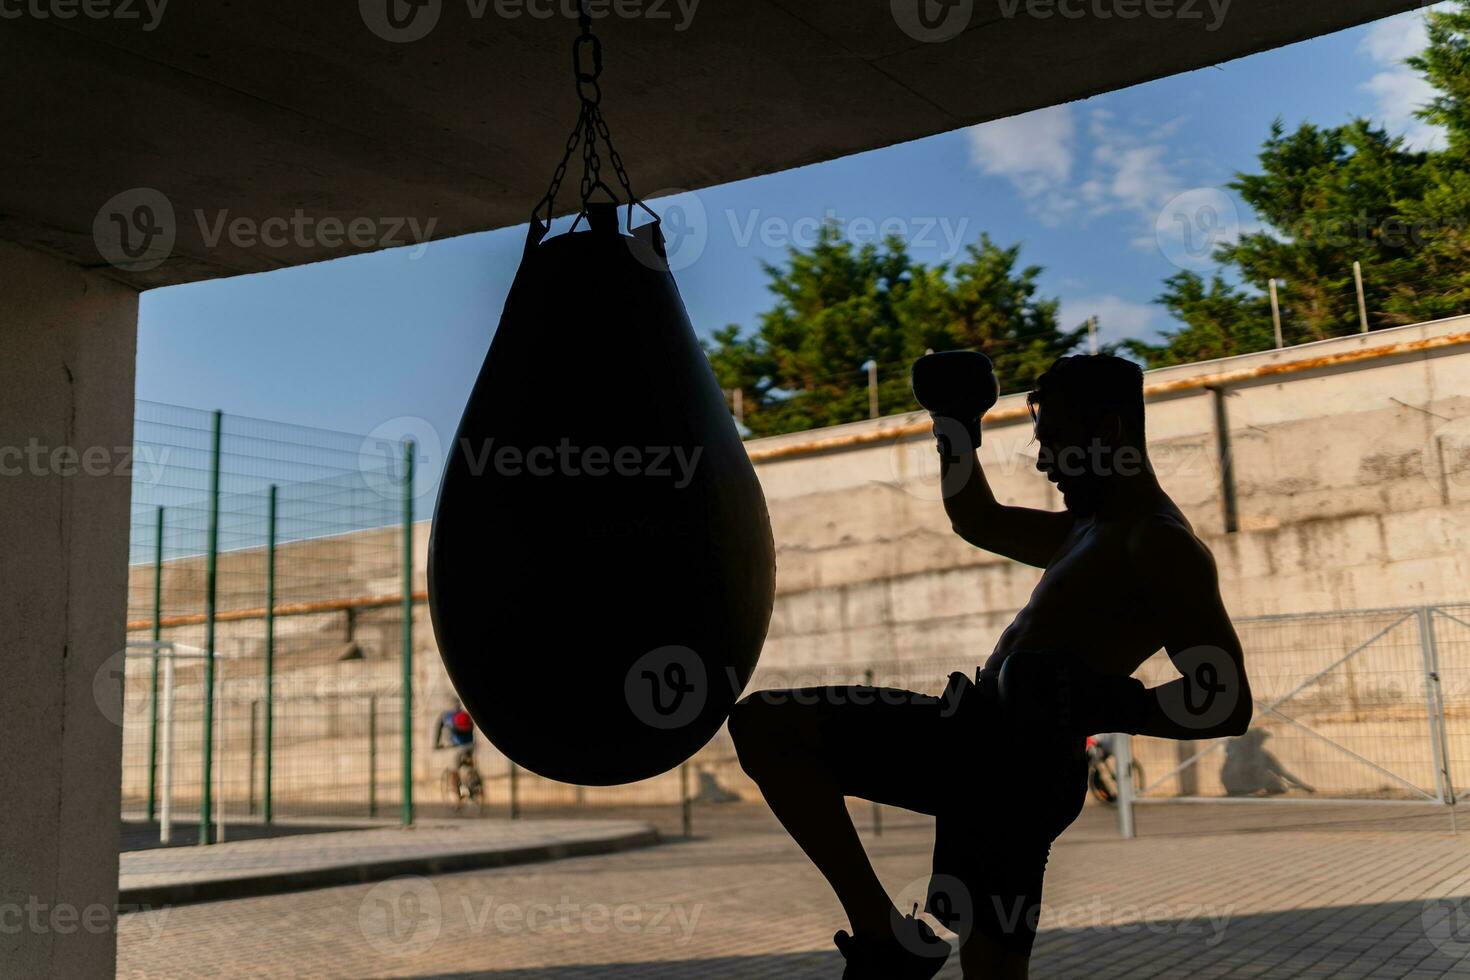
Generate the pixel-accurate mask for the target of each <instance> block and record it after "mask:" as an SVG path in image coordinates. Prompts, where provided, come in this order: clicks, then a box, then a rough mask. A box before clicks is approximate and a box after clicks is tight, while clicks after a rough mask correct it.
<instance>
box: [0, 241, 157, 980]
mask: <svg viewBox="0 0 1470 980" xmlns="http://www.w3.org/2000/svg"><path fill="white" fill-rule="evenodd" d="M137 306H138V304H137V296H136V294H135V293H134V292H133V291H132V290H131V289H128V288H126V287H124V286H120V285H118V284H116V283H114V282H111V281H109V280H106V279H103V278H100V277H98V276H96V275H94V274H92V273H89V272H84V271H82V270H81V269H78V268H76V267H74V266H71V265H68V264H66V263H64V262H60V261H57V260H56V259H52V258H49V257H47V256H43V255H40V254H38V253H35V252H29V251H26V250H24V249H21V248H19V247H17V246H14V245H9V244H6V243H3V242H0V542H3V545H0V547H3V552H0V624H4V639H3V641H0V643H3V651H4V656H3V664H4V671H5V680H4V683H3V684H0V744H3V745H4V747H5V748H4V751H3V752H0V798H3V799H4V801H5V808H6V812H5V817H4V819H3V820H0V915H3V922H4V928H3V929H0V976H5V977H68V978H71V977H78V978H92V977H96V978H100V977H111V976H112V975H113V972H114V959H115V957H114V952H115V951H114V941H113V932H112V922H113V913H114V905H115V903H116V901H117V843H118V837H117V834H118V826H117V817H116V813H117V807H118V785H117V780H116V778H115V774H116V772H117V765H118V753H119V748H120V744H121V740H122V739H121V731H120V729H119V728H118V725H117V719H116V705H115V704H111V705H110V706H109V702H110V699H111V698H112V697H113V696H115V695H116V693H117V687H116V685H115V684H113V685H110V686H109V684H108V683H107V677H106V675H105V672H104V669H105V665H106V664H107V661H108V658H109V657H110V656H112V655H113V654H114V653H116V652H117V651H119V650H120V649H121V647H122V642H123V613H124V599H125V592H124V590H125V587H126V581H127V580H126V563H127V553H128V495H129V480H128V472H127V464H128V451H127V447H129V446H130V445H131V444H132V431H133V426H132V419H133V357H134V351H135V348H136V341H135V337H136V324H137ZM99 674H101V675H102V676H101V677H100V683H99Z"/></svg>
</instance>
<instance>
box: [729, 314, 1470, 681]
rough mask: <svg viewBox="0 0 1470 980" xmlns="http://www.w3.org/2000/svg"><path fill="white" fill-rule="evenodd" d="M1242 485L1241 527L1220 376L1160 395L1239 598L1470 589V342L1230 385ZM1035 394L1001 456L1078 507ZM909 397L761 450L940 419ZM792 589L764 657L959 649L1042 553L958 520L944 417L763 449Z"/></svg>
mask: <svg viewBox="0 0 1470 980" xmlns="http://www.w3.org/2000/svg"><path fill="white" fill-rule="evenodd" d="M1465 331H1470V318H1456V319H1453V320H1446V321H1441V322H1437V323H1433V324H1427V325H1419V326H1413V327H1404V328H1400V329H1397V330H1391V331H1380V332H1376V333H1373V334H1369V335H1367V336H1365V337H1352V338H1344V339H1338V340H1331V341H1325V342H1322V343H1318V344H1311V345H1306V346H1303V347H1297V348H1292V349H1290V350H1287V351H1280V352H1270V353H1264V354H1253V355H1247V356H1244V357H1237V358H1230V359H1227V360H1223V361H1214V362H1208V363H1204V364H1195V365H1188V366H1184V367H1178V368H1170V369H1167V370H1163V371H1155V372H1150V374H1149V375H1148V378H1147V380H1148V383H1149V384H1150V385H1151V386H1160V385H1188V383H1189V382H1190V381H1191V380H1192V379H1199V378H1203V377H1205V376H1207V375H1209V376H1213V375H1220V374H1225V373H1230V374H1245V373H1249V372H1252V371H1258V370H1259V369H1263V368H1264V369H1267V370H1275V369H1277V368H1279V367H1282V366H1289V365H1292V364H1306V363H1314V364H1315V363H1320V362H1323V361H1333V360H1338V359H1341V358H1342V357H1344V356H1348V357H1351V356H1353V354H1354V353H1355V352H1356V351H1359V350H1362V349H1364V348H1372V347H1380V348H1381V347H1385V346H1387V345H1390V344H1399V345H1416V344H1417V345H1421V346H1422V345H1423V344H1424V343H1425V342H1429V343H1433V342H1435V341H1434V338H1445V337H1451V336H1453V335H1456V334H1459V333H1462V332H1465ZM1225 390H1226V392H1227V394H1226V396H1225V401H1226V406H1227V413H1228V419H1229V426H1228V428H1229V438H1230V443H1231V445H1232V449H1233V452H1232V456H1233V460H1234V472H1235V482H1236V487H1237V499H1238V514H1239V516H1238V524H1239V527H1240V530H1239V531H1238V532H1237V533H1226V531H1225V519H1224V508H1223V500H1222V496H1223V495H1222V476H1221V466H1220V458H1219V454H1218V452H1217V435H1216V431H1215V422H1214V420H1215V405H1214V398H1215V395H1214V393H1213V391H1212V390H1209V389H1205V388H1193V389H1192V390H1191V389H1189V388H1186V389H1185V390H1183V391H1180V392H1176V393H1171V394H1166V395H1159V396H1156V397H1151V398H1150V399H1149V402H1148V406H1147V418H1148V429H1149V441H1150V444H1151V445H1152V447H1153V453H1154V457H1155V462H1156V464H1157V467H1158V469H1159V472H1160V478H1161V481H1162V483H1163V485H1164V487H1165V489H1166V490H1168V491H1169V493H1170V494H1171V495H1172V496H1173V497H1174V498H1175V500H1176V501H1177V502H1178V503H1179V504H1180V505H1181V506H1182V507H1183V508H1184V510H1185V512H1186V514H1187V515H1188V516H1189V518H1190V520H1191V521H1192V522H1193V523H1194V524H1195V527H1196V529H1197V530H1198V531H1199V532H1200V533H1201V535H1202V536H1203V537H1204V539H1205V540H1206V542H1207V543H1208V544H1209V545H1210V547H1211V549H1212V550H1213V551H1214V553H1215V557H1216V559H1217V561H1218V562H1219V565H1220V573H1221V578H1222V588H1223V590H1224V593H1225V598H1226V602H1227V605H1228V607H1229V609H1230V610H1231V612H1232V613H1233V614H1234V615H1236V616H1238V617H1240V616H1252V615H1260V614H1269V613H1284V612H1309V611H1310V612H1315V611H1327V610H1350V609H1359V608H1375V607H1384V606H1399V605H1415V604H1421V603H1429V602H1450V601H1456V600H1464V599H1466V598H1470V587H1467V582H1470V554H1467V550H1466V547H1465V546H1466V543H1467V542H1470V346H1464V345H1454V346H1447V347H1440V348H1436V349H1432V350H1429V351H1420V352H1415V353H1406V354H1402V355H1399V356H1393V357H1385V358H1376V359H1371V360H1358V361H1352V362H1350V363H1338V364H1330V363H1329V364H1323V365H1322V366H1319V367H1315V368H1313V369H1311V370H1306V371H1300V372H1289V373H1281V374H1274V375H1270V374H1268V375H1267V376H1265V377H1257V378H1254V379H1252V380H1247V381H1238V382H1236V383H1232V384H1227V386H1226V389H1225ZM1019 399H1020V396H1011V397H1009V398H1007V399H1003V400H1002V402H1001V404H1000V405H998V406H997V412H998V413H1002V414H1004V413H1006V412H1007V411H1010V413H1011V414H1012V416H1013V417H1012V418H1011V419H1010V420H1009V421H1004V422H1000V423H998V424H994V425H990V424H988V423H987V428H986V433H985V444H984V446H983V447H982V449H981V459H982V462H983V464H984V466H985V469H986V473H987V475H988V476H989V478H990V480H991V483H992V485H993V486H994V488H995V491H996V494H997V496H998V497H999V498H1001V499H1002V500H1004V501H1007V502H1010V503H1016V504H1023V505H1027V506H1041V507H1051V508H1059V507H1060V501H1059V500H1058V499H1057V498H1056V496H1055V494H1054V492H1053V491H1052V489H1051V487H1050V485H1049V484H1048V483H1047V482H1046V480H1045V479H1044V478H1043V477H1042V476H1041V475H1040V474H1038V473H1037V472H1036V471H1035V470H1034V468H1033V466H1034V462H1035V447H1034V445H1032V442H1031V432H1030V425H1029V422H1028V421H1027V420H1026V419H1025V418H1024V417H1019V418H1017V417H1015V415H1016V413H1015V412H1014V409H1015V408H1016V407H1017V406H1018V404H1019ZM922 421H923V416H922V415H915V416H901V417H894V418H890V419H880V420H876V421H873V422H862V423H855V424H852V425H848V426H840V427H837V428H835V429H829V430H825V431H823V432H822V433H801V434H795V435H790V436H781V437H777V438H772V439H763V440H756V441H753V442H752V443H750V448H751V451H752V452H753V453H755V454H757V455H760V454H762V453H770V452H771V451H772V450H782V449H789V448H790V447H791V446H792V445H793V444H797V443H802V442H811V441H813V440H814V439H816V438H825V439H835V438H840V437H844V436H847V437H853V436H856V437H862V436H864V435H866V434H868V433H872V432H880V431H883V430H885V429H888V430H895V431H896V430H899V429H902V428H904V427H906V426H907V427H910V428H911V427H912V426H913V424H914V423H916V422H917V423H922ZM758 470H759V472H760V476H761V482H762V484H763V485H764V487H765V490H766V495H767V498H768V500H769V503H770V508H771V517H772V521H773V523H774V527H775V536H776V547H777V558H776V562H777V582H778V590H779V595H778V598H777V603H776V614H775V617H774V620H773V623H772V628H771V633H770V639H769V641H768V643H767V646H766V652H765V654H764V657H763V661H762V662H763V665H769V666H777V665H788V666H789V665H803V664H813V665H814V664H833V663H855V662H862V661H867V660H882V659H889V658H900V659H908V658H913V659H942V660H953V661H954V662H955V665H956V666H957V667H962V666H964V665H965V664H973V663H974V662H976V661H978V660H981V659H983V658H984V657H985V656H986V655H987V654H988V653H989V651H990V649H991V647H992V646H993V644H994V642H995V640H996V639H997V638H998V636H999V633H1000V631H1001V630H1002V629H1003V628H1004V627H1005V625H1006V624H1007V623H1009V621H1010V619H1011V617H1012V616H1013V615H1014V613H1015V612H1016V610H1018V609H1019V608H1020V607H1021V606H1022V605H1024V604H1025V602H1026V600H1027V597H1028V595H1029V594H1030V591H1031V589H1032V588H1033V587H1034V585H1035V583H1036V580H1037V578H1038V577H1039V574H1040V573H1039V571H1038V570H1036V569H1030V568H1026V567H1023V566H1020V565H1017V564H1015V563H1013V562H1010V561H1006V560H1004V559H1000V558H996V557H995V556H992V555H989V554H987V553H985V552H982V551H979V550H977V549H975V548H972V547H970V546H969V545H967V544H965V543H964V542H963V541H960V540H959V539H958V538H957V537H956V536H955V535H954V534H953V533H952V532H951V531H950V528H949V522H948V519H947V517H946V516H945V514H944V510H943V507H942V505H941V502H940V498H939V494H938V490H937V487H936V482H937V464H936V462H935V459H934V452H933V449H932V441H931V439H930V438H929V437H928V436H927V435H912V436H907V437H899V438H894V439H891V440H884V441H881V442H876V443H868V444H861V445H858V446H856V447H854V448H850V449H845V450H838V451H828V452H820V453H812V454H806V455H796V456H790V457H785V458H778V459H772V460H770V461H768V462H763V463H761V464H760V465H759V467H758Z"/></svg>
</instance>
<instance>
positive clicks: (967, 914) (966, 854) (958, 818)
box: [785, 674, 1087, 954]
mask: <svg viewBox="0 0 1470 980" xmlns="http://www.w3.org/2000/svg"><path fill="white" fill-rule="evenodd" d="M785 693H786V694H788V695H792V696H794V697H793V700H794V701H797V703H801V704H803V705H806V706H809V709H810V710H812V711H814V712H817V714H818V726H817V728H818V731H819V732H820V733H821V734H820V737H819V744H818V745H816V746H811V747H810V748H811V749H813V750H815V751H816V752H817V754H818V755H819V758H818V759H817V760H814V762H815V764H817V765H819V766H821V767H822V768H823V769H824V770H825V771H828V772H832V773H834V774H835V777H836V780H837V783H838V787H839V789H840V790H841V792H842V794H843V795H844V796H855V797H860V798H862V799H866V800H872V801H874V802H878V803H884V804H888V805H891V806H897V807H903V808H904V809H908V810H915V811H918V812H920V813H928V814H932V815H934V817H935V818H936V826H935V840H934V862H933V868H932V873H931V877H930V881H929V888H928V896H927V902H926V905H925V911H927V912H929V913H930V914H931V915H933V916H934V917H935V918H936V919H938V920H939V921H941V922H943V923H944V924H945V926H946V927H948V928H949V929H950V930H951V931H953V932H955V933H956V934H958V935H959V936H960V937H961V940H962V941H963V940H964V939H965V938H967V937H968V935H969V931H970V930H972V929H974V930H979V931H981V932H982V933H984V934H986V935H988V936H990V937H991V938H993V939H995V940H996V941H997V942H999V943H1001V944H1002V945H1004V946H1006V947H1007V948H1010V949H1013V950H1016V951H1017V952H1021V953H1026V954H1029V953H1030V951H1031V946H1032V943H1033V942H1034V941H1035V939H1036V924H1037V920H1038V918H1039V916H1040V914H1041V884H1042V876H1043V874H1044V873H1045V871H1046V862H1047V857H1048V856H1049V854H1050V852H1051V844H1052V841H1054V840H1055V839H1056V838H1057V837H1058V836H1059V835H1060V834H1061V833H1062V831H1063V830H1065V829H1066V828H1067V827H1068V826H1069V825H1070V824H1071V823H1072V821H1074V820H1076V819H1077V816H1078V814H1080V813H1081V812H1082V805H1083V803H1084V801H1085V799H1086V796H1087V757H1086V752H1085V744H1086V743H1085V740H1083V739H1080V738H1057V739H1053V740H1050V741H1046V740H1039V739H1037V738H1034V737H1030V738H1027V737H1022V736H1021V735H1020V734H1018V733H1015V732H1013V731H1012V730H1011V729H1010V727H1009V726H1007V725H1006V724H1004V722H1003V719H1002V715H1001V707H1000V704H999V701H998V699H997V697H996V693H995V682H994V678H993V677H987V676H985V675H982V676H981V677H980V678H979V679H978V681H977V682H971V681H970V680H969V678H967V677H965V676H964V675H963V674H955V675H951V678H950V686H949V687H948V688H947V689H946V691H945V694H944V696H943V697H940V698H936V697H930V696H927V695H922V694H915V693H914V692H912V691H901V690H896V689H893V688H873V687H825V688H804V689H801V690H799V691H790V692H785ZM803 727H805V726H803ZM796 749H797V747H795V746H793V750H796Z"/></svg>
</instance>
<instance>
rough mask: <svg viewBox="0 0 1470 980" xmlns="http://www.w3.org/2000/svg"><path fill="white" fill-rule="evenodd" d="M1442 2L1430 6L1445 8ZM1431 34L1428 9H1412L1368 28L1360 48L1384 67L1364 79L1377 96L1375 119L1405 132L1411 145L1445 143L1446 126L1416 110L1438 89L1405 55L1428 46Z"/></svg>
mask: <svg viewBox="0 0 1470 980" xmlns="http://www.w3.org/2000/svg"><path fill="white" fill-rule="evenodd" d="M1452 6H1454V5H1453V4H1439V5H1436V7H1432V8H1429V9H1443V8H1447V7H1452ZM1427 40H1428V35H1427V33H1426V31H1425V27H1424V11H1422V10H1411V11H1408V12H1407V13H1402V14H1399V15H1398V16H1396V17H1389V18H1387V19H1385V20H1380V21H1378V22H1377V23H1376V24H1374V25H1373V26H1372V27H1370V28H1369V29H1368V33H1367V35H1366V36H1365V37H1364V38H1363V42H1362V44H1361V45H1360V46H1359V48H1360V50H1361V51H1362V52H1363V53H1364V54H1366V55H1367V56H1368V58H1369V59H1371V60H1372V61H1373V62H1374V63H1376V64H1377V65H1379V66H1380V67H1382V69H1383V70H1382V71H1380V72H1377V73H1375V74H1374V75H1373V77H1372V78H1370V79H1368V81H1366V82H1364V83H1363V84H1362V85H1361V86H1359V87H1360V88H1361V90H1362V91H1364V92H1366V93H1368V94H1369V95H1371V96H1372V97H1373V101H1374V107H1375V111H1374V113H1373V117H1374V119H1375V121H1377V122H1379V123H1381V124H1382V125H1383V126H1385V127H1387V129H1388V131H1389V132H1390V133H1393V134H1403V136H1404V138H1405V142H1407V143H1408V145H1409V147H1410V148H1411V149H1416V150H1433V149H1439V148H1441V147H1443V146H1444V142H1445V139H1444V130H1442V129H1440V128H1439V127H1437V126H1431V125H1429V124H1428V123H1426V122H1424V121H1423V120H1422V119H1419V118H1417V117H1416V116H1415V115H1414V113H1415V111H1416V110H1418V109H1419V108H1420V107H1421V106H1422V105H1424V103H1426V102H1428V101H1429V100H1430V99H1431V98H1433V97H1434V89H1433V87H1432V86H1430V84H1429V83H1428V82H1426V81H1425V80H1424V79H1423V78H1422V77H1420V75H1419V73H1418V72H1416V71H1414V69H1412V68H1410V67H1408V66H1407V65H1405V64H1404V59H1405V58H1408V57H1409V56H1411V55H1415V54H1418V53H1419V52H1421V51H1423V50H1424V47H1425V44H1426V43H1427Z"/></svg>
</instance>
